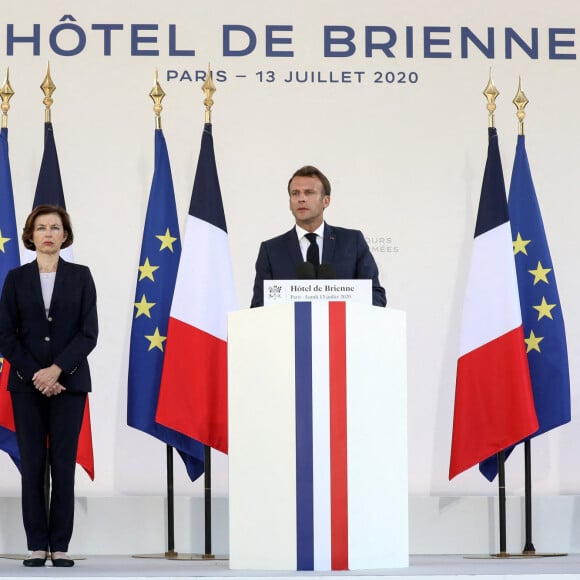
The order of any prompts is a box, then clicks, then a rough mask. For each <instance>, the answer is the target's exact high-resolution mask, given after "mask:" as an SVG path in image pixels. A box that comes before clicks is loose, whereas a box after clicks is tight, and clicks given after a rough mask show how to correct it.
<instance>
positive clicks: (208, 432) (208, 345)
mask: <svg viewBox="0 0 580 580" xmlns="http://www.w3.org/2000/svg"><path fill="white" fill-rule="evenodd" d="M167 336H168V337H170V338H169V339H168V340H167V347H166V351H165V360H164V366H163V379H162V381H163V388H162V390H161V391H160V393H159V403H158V405H157V414H156V417H155V420H156V421H157V422H158V423H160V424H161V425H165V426H166V427H170V428H171V429H175V430H176V431H179V432H180V433H184V434H185V435H187V436H189V437H192V438H193V439H197V440H198V441H201V442H202V443H204V444H205V445H209V446H210V447H213V448H214V449H218V450H219V451H222V452H223V453H227V452H228V432H227V424H228V407H227V397H228V393H227V342H226V341H223V340H220V339H219V338H216V337H215V336H212V335H211V334H208V333H207V332H203V331H202V330H199V329H198V328H195V327H194V326H190V325H189V324H187V323H184V322H181V321H180V320H177V319H175V318H170V319H169V327H168V330H167ZM193 355H194V356H193ZM176 401H177V402H178V404H175V402H176Z"/></svg>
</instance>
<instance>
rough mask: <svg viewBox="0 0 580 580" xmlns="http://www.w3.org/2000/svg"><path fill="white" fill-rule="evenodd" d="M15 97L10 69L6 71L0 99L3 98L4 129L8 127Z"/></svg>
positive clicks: (0, 89)
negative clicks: (11, 105)
mask: <svg viewBox="0 0 580 580" xmlns="http://www.w3.org/2000/svg"><path fill="white" fill-rule="evenodd" d="M13 95H14V91H13V90H12V87H11V86H10V67H8V68H7V69H6V78H5V79H4V84H3V85H2V88H0V98H2V105H0V108H2V129H6V127H8V110H9V109H10V99H11V98H12V96H13Z"/></svg>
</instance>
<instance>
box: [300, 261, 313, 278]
mask: <svg viewBox="0 0 580 580" xmlns="http://www.w3.org/2000/svg"><path fill="white" fill-rule="evenodd" d="M315 278H316V268H314V264H311V263H310V262H302V263H301V264H298V266H296V279H297V280H314V279H315Z"/></svg>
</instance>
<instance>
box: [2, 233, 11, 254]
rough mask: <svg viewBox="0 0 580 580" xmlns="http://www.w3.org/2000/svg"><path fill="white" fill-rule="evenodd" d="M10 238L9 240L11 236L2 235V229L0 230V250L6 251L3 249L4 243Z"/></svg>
mask: <svg viewBox="0 0 580 580" xmlns="http://www.w3.org/2000/svg"><path fill="white" fill-rule="evenodd" d="M10 240H11V238H4V237H2V230H0V252H2V253H6V250H5V249H4V244H5V243H6V242H9V241H10Z"/></svg>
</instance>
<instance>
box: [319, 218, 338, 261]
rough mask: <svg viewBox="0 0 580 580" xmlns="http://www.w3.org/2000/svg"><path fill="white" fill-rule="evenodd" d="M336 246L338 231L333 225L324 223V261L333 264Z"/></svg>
mask: <svg viewBox="0 0 580 580" xmlns="http://www.w3.org/2000/svg"><path fill="white" fill-rule="evenodd" d="M335 248H336V232H335V230H334V228H333V227H332V226H329V225H328V224H327V223H326V222H325V223H324V243H323V244H322V263H323V264H332V259H333V258H334V249H335Z"/></svg>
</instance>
